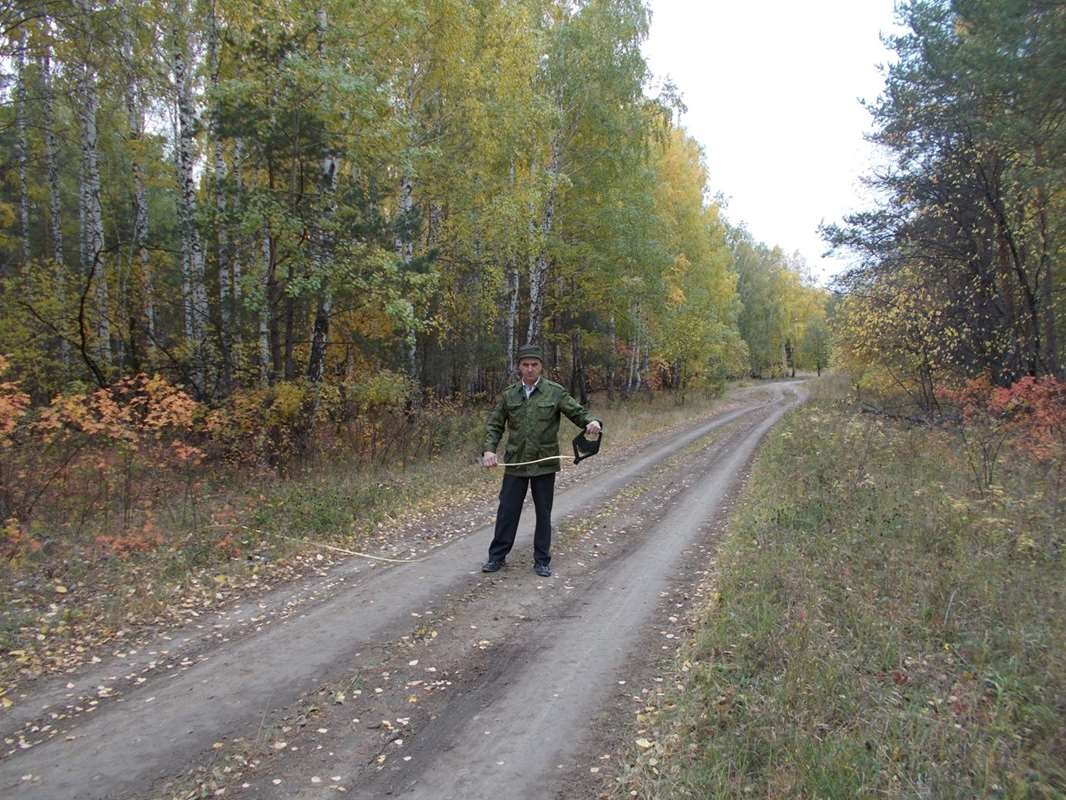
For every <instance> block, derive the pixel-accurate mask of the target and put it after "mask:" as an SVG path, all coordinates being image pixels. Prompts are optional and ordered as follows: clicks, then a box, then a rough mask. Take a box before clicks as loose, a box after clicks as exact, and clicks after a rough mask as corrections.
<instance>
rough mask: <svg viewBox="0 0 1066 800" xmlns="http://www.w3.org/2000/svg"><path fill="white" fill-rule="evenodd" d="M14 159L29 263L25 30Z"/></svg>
mask: <svg viewBox="0 0 1066 800" xmlns="http://www.w3.org/2000/svg"><path fill="white" fill-rule="evenodd" d="M15 67H16V73H15V160H16V161H17V163H18V182H19V255H20V256H21V260H22V264H23V265H26V264H29V263H30V182H29V176H28V171H29V160H30V156H29V152H30V143H29V139H28V138H27V135H26V30H25V28H23V29H22V32H21V33H20V35H19V38H18V45H17V53H16V56H15Z"/></svg>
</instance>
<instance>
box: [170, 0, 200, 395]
mask: <svg viewBox="0 0 1066 800" xmlns="http://www.w3.org/2000/svg"><path fill="white" fill-rule="evenodd" d="M186 10H187V9H186V7H185V0H175V2H174V5H173V13H174V19H173V26H174V27H173V50H174V53H173V58H174V65H173V68H174V83H175V88H176V90H177V103H178V143H177V144H178V148H177V150H178V177H179V192H180V197H179V201H178V221H179V225H180V227H181V250H182V262H183V263H184V264H185V265H187V270H188V273H187V278H186V283H187V285H188V292H189V294H188V297H186V298H185V303H186V311H185V319H186V331H185V335H186V336H187V337H188V338H189V340H190V341H191V342H192V344H193V347H194V348H195V351H196V353H195V356H194V360H195V362H196V365H195V366H196V377H197V383H198V384H199V387H200V388H201V390H202V389H203V387H204V375H205V372H206V368H205V364H204V361H205V354H204V351H203V346H204V329H205V327H206V325H207V320H208V307H207V289H206V287H205V285H204V251H203V245H202V244H201V242H200V232H199V230H198V229H197V225H196V183H195V181H194V179H193V150H194V147H195V142H194V141H193V131H194V129H195V124H196V110H195V108H194V107H193V98H192V74H191V73H192V64H191V63H190V57H189V55H190V50H191V48H190V46H189V38H188V35H187V33H186V26H185V20H186Z"/></svg>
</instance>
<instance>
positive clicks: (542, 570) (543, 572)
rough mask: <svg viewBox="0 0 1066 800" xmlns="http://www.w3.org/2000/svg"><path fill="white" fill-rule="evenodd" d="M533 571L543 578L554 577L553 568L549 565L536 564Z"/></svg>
mask: <svg viewBox="0 0 1066 800" xmlns="http://www.w3.org/2000/svg"><path fill="white" fill-rule="evenodd" d="M533 571H534V572H535V573H537V574H538V575H540V577H542V578H550V577H551V576H552V568H551V567H549V566H548V565H547V564H534V565H533Z"/></svg>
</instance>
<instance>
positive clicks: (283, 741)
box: [0, 384, 802, 800]
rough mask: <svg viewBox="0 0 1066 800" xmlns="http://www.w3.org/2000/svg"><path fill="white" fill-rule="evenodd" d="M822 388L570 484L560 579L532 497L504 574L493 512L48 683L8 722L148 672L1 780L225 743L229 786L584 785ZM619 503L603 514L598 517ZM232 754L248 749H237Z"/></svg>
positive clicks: (22, 793) (139, 777) (693, 432)
mask: <svg viewBox="0 0 1066 800" xmlns="http://www.w3.org/2000/svg"><path fill="white" fill-rule="evenodd" d="M801 392H802V390H801V389H800V388H799V387H798V386H797V385H796V384H774V385H771V386H770V387H767V388H765V389H762V390H760V391H757V392H751V393H750V394H749V395H748V398H747V399H745V398H743V397H742V398H741V399H740V401H739V402H738V403H735V404H734V406H733V408H732V410H730V411H728V412H726V413H723V414H721V415H719V416H717V417H715V418H713V419H711V420H709V421H704V422H702V423H700V424H699V425H697V426H695V427H693V428H691V429H688V430H685V431H681V432H678V433H675V434H674V435H672V436H671V437H670V438H669V439H667V440H663V441H660V442H657V443H656V444H655V445H654V446H652V447H649V448H646V449H645V450H644V451H642V452H640V453H638V454H637V455H635V456H634V457H632V458H630V459H629V460H627V461H625V462H623V463H620V464H618V465H616V466H614V467H613V468H611V469H609V470H606V471H604V472H602V473H600V474H599V475H598V476H596V479H595V480H593V481H588V482H581V483H576V484H574V485H571V486H568V487H567V488H565V489H563V490H561V491H560V492H559V493H558V494H557V496H556V502H555V513H554V515H553V516H554V518H555V519H556V521H557V523H558V522H559V521H560V520H561V521H562V524H561V526H560V527H562V528H563V531H562V533H561V535H557V546H556V548H555V562H554V564H553V566H555V567H556V568H557V571H558V574H557V575H556V577H554V578H552V579H549V580H547V581H545V580H543V579H539V578H536V577H535V576H533V575H532V573H531V571H530V570H529V564H528V563H527V562H528V561H529V559H528V553H527V551H528V550H529V549H530V542H529V539H530V536H531V534H530V527H531V526H530V523H531V519H530V518H531V517H532V513H531V509H527V514H526V515H525V517H524V519H523V526H522V529H521V530H520V532H519V538H518V542H517V544H516V548H515V552H514V553H513V554H512V558H511V563H509V565H508V567H507V568H506V569H505V570H504V571H503V572H502V573H499V574H497V575H494V576H484V575H482V574H481V573H480V572H477V570H476V567H477V565H478V564H479V563H480V561H481V560H482V559H483V557H484V552H485V550H486V547H487V543H488V540H489V538H490V537H491V531H490V530H488V529H485V528H481V529H478V530H475V531H473V532H472V534H471V535H469V536H466V537H464V538H461V539H458V540H456V541H454V542H452V543H451V544H448V545H447V546H444V547H441V548H440V549H438V550H435V551H433V552H432V554H431V555H430V557H429V558H427V559H426V560H424V561H420V562H417V563H412V564H402V565H390V566H388V567H379V568H376V569H369V568H363V569H362V570H358V569H354V568H353V569H351V570H350V572H348V573H345V572H344V571H343V570H341V572H340V574H339V575H338V576H336V577H335V578H334V579H333V580H332V581H331V582H330V584H329V591H328V592H323V593H322V596H320V597H316V598H315V600H314V602H310V603H306V604H305V605H304V606H302V607H301V608H300V610H299V613H294V614H291V615H289V616H288V617H284V618H281V619H278V620H277V621H276V622H275V623H274V624H269V625H255V622H256V619H257V618H256V612H257V610H259V611H261V610H262V609H263V608H264V607H265V606H267V605H269V604H270V603H271V602H273V603H275V604H277V605H282V606H284V605H285V604H286V603H289V602H291V599H290V598H289V597H288V596H287V595H286V593H284V592H281V593H279V594H278V596H277V597H275V598H273V599H272V600H270V599H268V600H267V601H266V602H263V601H260V602H258V603H256V604H254V605H249V607H248V608H246V609H243V610H241V611H240V612H239V613H238V614H237V616H241V615H247V616H246V618H247V620H250V623H249V624H248V625H247V626H246V629H245V630H244V631H243V633H239V634H238V632H236V631H235V632H234V635H233V636H232V637H222V638H217V639H211V640H210V642H208V643H207V645H204V643H203V642H199V643H197V642H193V641H188V642H187V646H188V647H189V648H190V655H189V656H187V657H185V658H183V659H182V660H180V661H178V662H177V664H178V665H179V668H177V669H169V670H165V671H164V670H159V669H157V665H156V663H155V659H153V658H152V656H151V654H152V653H155V652H157V651H156V650H152V649H147V650H142V651H141V652H139V653H137V654H135V655H133V656H131V655H126V656H125V657H124V658H123V659H121V661H118V660H113V661H105V662H104V663H102V664H99V665H96V666H94V667H91V668H88V669H86V670H85V671H83V672H82V673H81V674H79V675H78V676H74V677H71V678H69V679H68V678H66V677H65V678H64V679H63V681H62V682H54V683H51V684H46V685H42V686H41V687H39V689H38V690H37V693H36V695H35V696H34V697H31V698H30V699H29V700H28V701H26V702H23V703H21V704H20V706H19V707H18V708H17V712H18V713H17V715H16V714H12V715H9V716H8V717H7V718H4V719H0V732H2V733H4V734H5V735H7V736H9V737H11V736H13V735H14V731H15V730H17V729H18V728H19V726H21V727H22V729H26V726H35V727H37V728H40V727H41V726H42V725H44V724H48V722H47V720H48V719H49V714H48V709H49V708H55V707H57V706H58V704H61V703H62V698H63V697H64V696H69V695H70V694H71V693H72V688H80V687H92V686H97V685H100V686H107V685H109V684H107V680H112V681H113V680H114V679H115V677H116V673H125V674H126V675H127V677H132V676H134V675H137V674H141V673H143V674H144V675H146V676H147V677H145V678H144V679H141V678H137V679H136V680H134V681H128V682H127V683H125V684H124V685H123V689H122V691H121V692H120V693H112V692H111V691H109V690H105V691H103V692H102V693H101V694H100V696H99V698H98V702H97V703H94V704H93V705H92V707H91V709H86V711H85V713H82V714H79V715H77V716H74V717H73V718H71V719H69V720H66V721H65V723H64V724H63V730H62V731H61V735H57V736H54V737H53V738H51V739H48V740H46V741H43V742H42V743H40V744H37V745H36V746H33V747H30V748H28V749H25V750H21V751H16V752H15V753H14V754H13V755H10V756H8V757H6V758H4V759H3V760H0V794H2V795H3V796H5V797H8V796H11V797H18V798H48V799H49V800H51V799H53V798H55V799H58V798H72V799H73V798H126V797H170V796H176V795H180V794H181V792H182V791H184V790H185V789H186V788H187V787H188V785H189V784H188V781H190V780H193V779H194V778H197V776H199V777H198V778H197V779H198V780H201V785H202V780H203V776H204V770H203V768H201V770H200V772H199V773H195V772H194V773H191V774H190V773H188V772H187V770H188V769H189V768H190V766H195V765H198V764H199V765H203V764H205V763H213V764H214V765H215V768H214V769H213V770H212V771H211V772H210V773H209V775H208V777H210V778H211V780H212V781H213V783H211V785H212V786H219V787H220V788H225V789H226V794H227V796H235V795H236V796H239V794H240V792H241V791H244V792H245V796H250V797H278V798H280V797H307V798H317V797H335V796H337V795H338V793H340V792H342V791H343V792H344V793H346V794H348V795H351V796H356V797H365V798H378V797H389V796H396V797H410V798H435V799H438V798H441V799H442V798H471V799H473V798H499V797H504V796H506V797H511V798H544V797H557V796H570V795H568V791H571V790H572V787H573V784H572V782H571V781H570V778H569V776H570V775H571V774H572V770H568V769H566V768H564V767H565V766H566V764H567V761H568V759H569V758H570V756H571V754H572V753H573V752H575V751H576V750H577V749H578V748H580V747H583V746H585V747H587V746H588V743H589V740H590V739H592V740H594V739H595V736H596V732H595V731H590V730H589V729H588V720H589V719H590V718H591V717H593V716H594V715H595V714H596V711H597V709H598V708H599V707H600V706H601V705H602V704H603V703H604V702H605V700H606V698H607V697H608V693H609V691H610V689H611V688H612V687H615V686H616V685H617V684H618V681H619V679H618V676H619V675H622V674H625V671H626V668H627V664H628V663H629V662H631V661H633V659H634V658H635V655H636V654H637V653H639V651H640V649H641V648H642V647H644V646H645V643H646V642H647V641H648V639H647V637H648V633H647V627H648V625H649V623H650V622H651V621H652V617H653V614H654V611H655V607H656V604H657V603H659V602H660V600H661V598H662V597H663V596H664V594H667V593H668V585H669V582H670V580H671V578H672V576H673V575H674V573H675V572H676V571H677V570H678V568H679V562H680V561H681V560H682V559H683V558H684V556H683V553H684V552H685V551H686V548H688V547H690V546H691V545H693V544H695V543H697V542H699V541H701V539H703V538H706V536H707V533H706V531H707V529H708V525H709V523H710V522H711V521H712V520H713V519H714V518H715V516H716V513H717V512H719V511H721V503H722V498H723V497H725V496H726V494H727V493H728V492H729V491H731V490H732V489H735V487H736V484H737V483H738V481H739V478H740V476H741V474H742V472H743V470H744V468H745V467H746V465H747V464H748V462H749V461H750V458H751V457H752V455H753V453H754V452H755V449H756V448H757V446H758V443H759V441H760V440H761V438H762V436H763V435H764V434H765V432H766V431H767V430H768V429H769V428H770V427H771V426H772V425H773V423H774V422H776V420H777V419H778V418H779V417H780V416H781V414H783V413H784V411H785V410H787V408H788V407H789V406H791V405H792V404H793V403H795V402H798V400H799V399H800V395H801ZM600 509H604V511H603V512H602V513H600V514H598V517H602V521H601V522H600V523H598V524H599V525H600V526H601V529H600V531H599V532H596V531H595V530H592V531H590V530H588V527H589V526H588V525H587V524H586V523H587V519H588V517H589V516H590V515H596V513H597V511H598V510H600ZM612 509H613V510H612ZM583 526H584V527H583ZM593 527H595V526H593ZM601 547H602V548H603V549H600V548H601ZM430 622H431V623H432V625H433V626H434V627H433V630H432V635H430V633H429V625H428V623H430ZM187 638H188V637H187ZM227 639H228V641H227ZM167 640H168V641H170V638H169V637H168V639H167ZM197 644H199V645H200V646H199V647H198V649H197V648H196V647H194V645H197ZM178 645H180V642H178V643H177V644H175V649H178V650H179V653H178V656H175V658H178V657H180V648H179V647H178ZM192 652H195V655H192V654H191V653H192ZM431 663H432V664H435V665H437V666H428V665H429V664H431ZM374 684H380V685H374ZM338 687H346V688H347V689H348V691H347V692H342V691H340V690H339V689H338ZM356 687H359V688H356ZM324 692H325V694H326V695H327V696H328V697H329V698H332V702H330V701H326V702H323V701H321V696H322V695H323V693H324ZM64 693H66V694H64ZM113 694H117V696H113ZM346 697H347V698H348V699H343V698H346ZM316 698H318V699H316ZM35 715H36V716H37V717H38V719H36V721H35V719H34V716H35ZM268 720H269V722H268ZM309 721H310V724H308V723H309ZM287 722H288V723H290V724H286V723H287ZM56 724H57V726H58V723H56ZM286 734H291V735H286ZM293 742H300V744H299V746H297V745H295V744H293ZM221 755H225V756H226V757H227V758H231V759H232V761H229V762H225V763H226V766H225V767H223V766H222V765H223V763H224V762H223V761H222V760H220V758H221ZM235 765H236V766H235ZM183 781H186V783H184V784H183ZM568 787H571V788H570V789H568ZM575 796H576V795H575Z"/></svg>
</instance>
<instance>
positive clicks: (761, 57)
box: [644, 0, 893, 283]
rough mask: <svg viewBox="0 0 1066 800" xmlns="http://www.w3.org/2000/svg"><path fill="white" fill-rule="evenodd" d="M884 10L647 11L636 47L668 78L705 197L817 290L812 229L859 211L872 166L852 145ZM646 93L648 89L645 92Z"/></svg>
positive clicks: (761, 4) (836, 266) (821, 271)
mask: <svg viewBox="0 0 1066 800" xmlns="http://www.w3.org/2000/svg"><path fill="white" fill-rule="evenodd" d="M892 5H893V0H703V1H702V2H701V1H700V0H651V9H652V25H651V34H650V36H649V37H648V41H647V43H646V44H645V47H644V53H645V56H646V57H647V59H648V64H649V66H650V68H651V70H652V72H653V73H654V75H655V78H656V80H657V81H658V80H661V79H663V78H666V77H669V78H670V79H671V80H672V81H673V83H674V84H675V85H676V86H677V88H678V89H679V90H680V93H681V96H682V99H683V100H684V102H685V105H686V106H687V107H688V112H687V113H686V114H685V115H684V117H683V118H682V124H683V125H684V126H685V128H686V129H687V131H688V133H689V135H691V136H693V137H694V138H695V139H696V140H697V141H699V142H700V144H702V145H703V148H704V154H705V156H706V160H707V167H708V171H709V173H710V189H711V192H712V193H713V194H721V195H723V196H724V197H725V198H726V201H727V208H726V212H725V214H726V217H727V218H728V219H729V221H730V222H732V223H734V224H735V223H739V222H744V223H745V224H746V225H747V227H748V230H750V231H751V233H752V235H753V236H754V237H755V239H756V240H758V241H762V242H764V243H766V244H767V245H770V246H773V245H778V246H780V247H781V248H782V249H783V250H784V251H785V252H787V253H792V252H793V251H796V250H798V251H799V252H800V254H801V255H802V256H803V257H804V258H805V259H806V261H807V264H808V265H809V266H810V268H811V270H812V272H813V273H814V276H815V278H817V279H818V280H819V282H823V283H824V282H825V280H826V278H827V277H828V276H829V275H831V274H832V273H834V272H838V271H840V270H841V269H842V268H843V267H844V266H845V265H846V263H847V262H846V260H845V259H842V258H835V259H823V258H822V253H823V252H825V249H826V248H825V245H824V243H823V242H822V240H821V238H820V237H819V236H818V232H817V227H818V224H819V223H820V222H822V221H823V220H825V221H826V222H833V221H837V220H839V219H841V218H842V217H843V215H844V214H845V213H847V212H849V211H853V210H858V209H860V208H863V207H866V206H868V205H869V200H868V199H864V198H867V197H868V195H867V193H866V190H865V189H864V188H863V187H862V186H860V184H859V177H860V176H862V175H863V174H865V173H867V172H868V171H869V169H870V167H871V166H872V165H873V164H874V163H875V162H876V159H877V153H876V149H875V148H874V147H872V146H871V145H870V144H868V143H867V142H866V141H865V140H864V139H863V133H864V132H866V131H867V130H869V128H870V116H869V114H868V113H867V112H866V110H865V109H863V108H862V106H861V105H860V104H859V98H864V99H867V100H874V99H875V98H876V97H877V96H878V95H879V94H880V93H881V88H882V84H883V76H882V74H881V72H880V71H879V69H878V65H879V64H884V63H886V62H888V61H889V60H890V54H889V52H888V51H886V50H885V49H884V48H883V47H882V45H881V42H880V39H879V34H880V33H881V32H882V31H886V32H887V31H891V30H893V9H892ZM653 88H654V84H653Z"/></svg>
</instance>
